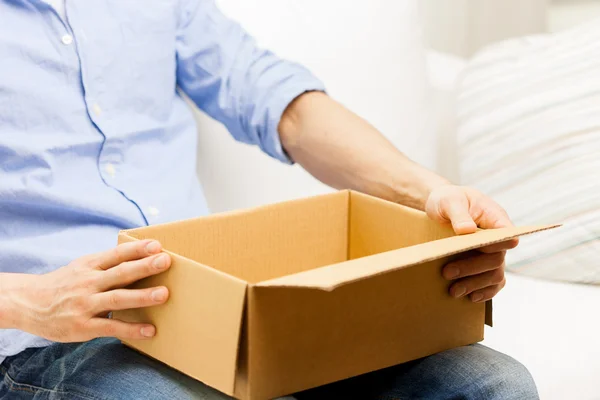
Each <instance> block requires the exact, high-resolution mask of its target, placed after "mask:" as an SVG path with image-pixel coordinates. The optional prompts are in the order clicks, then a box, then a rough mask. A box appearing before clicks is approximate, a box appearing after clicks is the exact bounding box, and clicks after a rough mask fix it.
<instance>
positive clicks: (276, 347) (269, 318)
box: [248, 259, 485, 399]
mask: <svg viewBox="0 0 600 400" xmlns="http://www.w3.org/2000/svg"><path fill="white" fill-rule="evenodd" d="M446 261H447V259H438V260H434V261H431V262H428V263H425V264H421V265H419V266H417V267H414V268H404V269H400V270H396V271H392V272H390V273H388V274H385V275H378V276H374V277H371V278H369V279H364V280H360V281H356V282H352V283H349V284H347V285H344V286H341V287H338V288H337V289H335V290H334V291H330V292H328V291H323V290H319V289H310V288H293V289H290V288H286V287H257V286H253V287H251V288H250V291H249V295H250V299H249V300H250V301H249V312H250V324H249V329H250V343H251V345H250V357H249V370H250V374H249V380H250V381H251V394H252V395H251V396H249V397H248V398H251V399H268V398H274V397H277V396H281V395H284V394H287V393H293V392H296V391H299V390H302V389H306V388H310V387H316V386H320V385H323V384H326V383H328V382H333V381H337V380H341V379H344V378H348V377H351V376H356V375H360V374H363V373H367V372H370V371H373V370H377V369H381V368H385V367H389V366H392V365H396V364H399V363H403V362H406V361H410V360H414V359H417V358H420V357H423V356H426V355H430V354H434V353H437V352H440V351H443V350H447V349H450V348H453V347H457V346H462V345H466V344H471V343H475V342H478V341H480V340H482V339H483V327H484V318H485V305H484V304H476V303H472V302H470V301H469V300H468V299H461V300H456V299H453V298H451V297H450V296H449V295H448V282H447V281H446V280H445V279H444V278H443V277H442V276H441V275H440V269H441V267H442V265H443V264H444V263H445V262H446ZM274 377H276V379H275V378H274Z"/></svg>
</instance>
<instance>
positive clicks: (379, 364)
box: [114, 191, 549, 400]
mask: <svg viewBox="0 0 600 400" xmlns="http://www.w3.org/2000/svg"><path fill="white" fill-rule="evenodd" d="M547 228H549V227H524V228H523V227H522V228H505V229H497V230H482V231H479V232H477V233H475V234H471V235H464V236H455V235H454V234H453V232H452V229H451V228H450V226H441V225H439V224H438V223H435V222H433V221H431V220H429V219H428V218H427V217H426V215H425V214H424V213H422V212H419V211H416V210H413V209H410V208H406V207H403V206H400V205H397V204H394V203H391V202H388V201H384V200H380V199H377V198H374V197H371V196H367V195H364V194H360V193H357V192H352V191H343V192H337V193H333V194H328V195H323V196H317V197H312V198H307V199H302V200H295V201H289V202H284V203H279V204H274V205H269V206H264V207H259V208H255V209H251V210H245V211H236V212H230V213H224V214H216V215H211V216H208V217H202V218H197V219H192V220H187V221H181V222H175V223H171V224H163V225H155V226H150V227H144V228H139V229H133V230H128V231H123V232H121V234H120V235H119V241H120V242H121V243H122V242H126V241H132V240H138V239H147V238H153V239H157V240H159V241H160V242H161V243H162V244H163V247H164V249H165V251H166V252H167V253H169V254H170V255H171V258H172V266H171V268H170V269H169V270H168V271H167V272H165V273H163V274H160V275H157V276H153V277H150V278H147V279H145V280H143V281H140V282H139V283H137V284H136V285H135V286H136V287H148V286H155V285H165V286H167V287H168V288H169V289H170V292H171V297H170V299H169V301H168V302H167V303H166V304H164V305H162V306H157V307H151V308H147V309H141V310H127V311H123V312H115V313H114V317H115V318H118V319H122V320H125V321H143V322H152V323H154V324H155V325H156V327H157V334H156V336H155V337H154V338H153V339H151V340H147V341H130V342H127V343H126V344H128V345H129V346H131V347H133V348H135V349H138V350H139V351H141V352H143V353H146V354H148V355H150V356H152V357H154V358H156V359H158V360H160V361H163V362H164V363H166V364H168V365H170V366H172V367H173V368H176V369H178V370H180V371H181V372H183V373H185V374H187V375H189V376H192V377H194V378H196V379H198V380H200V381H202V382H204V383H206V384H207V385H210V386H212V387H214V388H216V389H218V390H220V391H221V392H224V393H226V394H229V395H232V396H235V397H237V398H239V399H251V400H256V399H270V398H274V397H278V396H282V395H285V394H290V393H294V392H298V391H301V390H304V389H308V388H311V387H315V386H320V385H323V384H326V383H329V382H333V381H337V380H341V379H344V378H348V377H351V376H356V375H360V374H363V373H366V372H370V371H374V370H377V369H380V368H384V367H389V366H392V365H396V364H399V363H403V362H406V361H410V360H414V359H417V358H420V357H424V356H427V355H430V354H433V353H436V352H440V351H443V350H447V349H450V348H453V347H457V346H462V345H466V344H470V343H474V342H478V341H480V340H482V339H483V328H484V322H487V323H488V324H491V319H492V315H491V312H492V310H491V303H488V304H487V305H486V304H475V303H472V302H471V301H469V300H468V299H459V300H457V299H454V298H451V297H450V296H449V295H448V286H449V283H448V282H447V281H446V280H445V279H444V278H443V277H442V276H441V268H442V266H443V265H444V264H445V263H447V262H448V261H449V259H450V258H451V257H452V256H453V255H456V254H458V253H461V252H464V251H467V250H471V249H475V248H478V247H481V246H483V245H486V244H490V243H495V242H500V241H504V240H507V239H509V238H514V237H516V236H519V235H523V234H527V233H531V232H535V231H538V230H543V229H547Z"/></svg>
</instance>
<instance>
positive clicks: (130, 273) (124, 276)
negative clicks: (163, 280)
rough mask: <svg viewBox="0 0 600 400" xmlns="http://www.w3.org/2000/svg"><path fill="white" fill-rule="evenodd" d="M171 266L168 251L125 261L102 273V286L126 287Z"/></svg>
mask: <svg viewBox="0 0 600 400" xmlns="http://www.w3.org/2000/svg"><path fill="white" fill-rule="evenodd" d="M170 266H171V257H170V256H169V255H168V254H166V253H159V254H156V255H154V256H151V257H146V258H143V259H141V260H135V261H128V262H124V263H122V264H120V265H118V266H116V267H113V268H110V269H108V270H106V271H105V272H104V273H103V274H102V279H101V288H102V289H104V290H108V289H112V288H117V287H124V286H127V285H130V284H132V283H133V282H136V281H139V280H140V279H143V278H146V277H148V276H151V275H156V274H159V273H161V272H163V271H166V270H167V269H168V268H169V267H170Z"/></svg>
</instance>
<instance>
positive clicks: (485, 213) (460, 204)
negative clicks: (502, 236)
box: [425, 185, 519, 302]
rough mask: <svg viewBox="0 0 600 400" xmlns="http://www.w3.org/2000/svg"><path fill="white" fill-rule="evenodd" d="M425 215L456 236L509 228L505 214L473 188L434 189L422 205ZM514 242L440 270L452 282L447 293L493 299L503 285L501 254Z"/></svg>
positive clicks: (502, 260) (480, 300)
mask: <svg viewBox="0 0 600 400" xmlns="http://www.w3.org/2000/svg"><path fill="white" fill-rule="evenodd" d="M425 210H426V212H427V215H429V217H430V218H432V219H433V220H435V221H438V222H440V223H451V224H452V228H453V229H454V232H456V233H457V234H459V235H462V234H467V233H473V232H475V231H476V230H477V228H478V227H479V228H483V229H494V228H503V227H508V226H512V222H511V221H510V219H509V218H508V215H507V214H506V211H504V209H503V208H502V207H500V206H499V205H498V204H497V203H496V202H494V201H493V200H492V199H490V198H489V197H487V196H485V195H483V194H482V193H480V192H478V191H477V190H475V189H471V188H467V187H461V186H453V185H446V186H441V187H439V188H436V189H434V190H433V191H432V192H431V194H430V195H429V198H428V199H427V203H426V206H425ZM518 244H519V241H518V239H513V240H509V241H507V242H503V243H497V244H493V245H490V246H487V247H483V248H481V249H478V250H476V251H474V252H471V253H469V256H468V257H466V258H463V259H460V260H456V261H453V262H451V263H449V264H447V265H446V266H444V268H443V270H442V275H443V276H444V278H446V279H448V280H451V281H453V283H452V285H451V286H450V294H451V295H452V296H454V297H457V298H458V297H464V296H469V297H470V299H471V300H472V301H474V302H483V301H486V300H489V299H491V298H492V297H494V296H495V295H496V294H497V293H498V292H499V291H500V290H501V289H502V288H503V287H504V285H505V284H506V279H505V277H504V255H505V254H506V250H509V249H512V248H515V247H516V246H517V245H518Z"/></svg>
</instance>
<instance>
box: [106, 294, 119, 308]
mask: <svg viewBox="0 0 600 400" xmlns="http://www.w3.org/2000/svg"><path fill="white" fill-rule="evenodd" d="M120 302H121V298H120V296H119V295H118V293H117V292H115V291H113V292H110V293H109V294H108V298H107V304H108V306H109V308H110V309H111V310H114V309H116V308H117V306H118V305H119V303H120Z"/></svg>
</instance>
